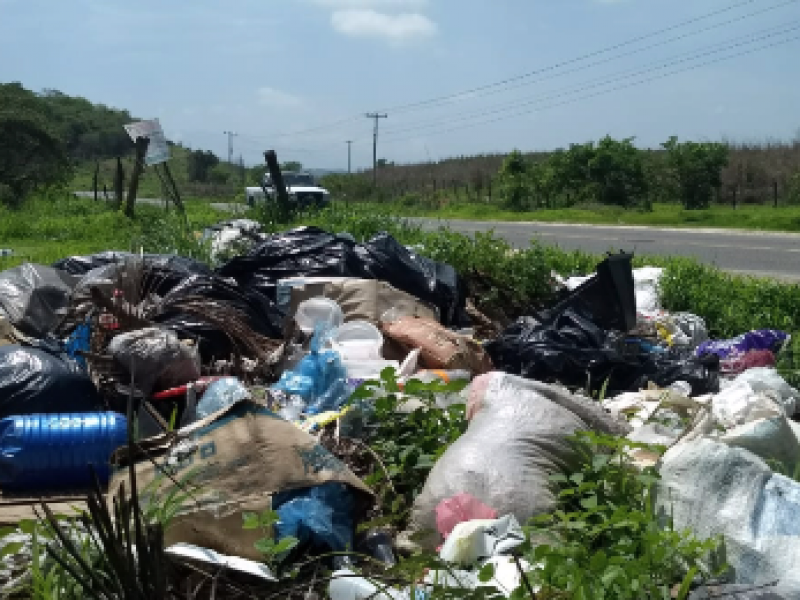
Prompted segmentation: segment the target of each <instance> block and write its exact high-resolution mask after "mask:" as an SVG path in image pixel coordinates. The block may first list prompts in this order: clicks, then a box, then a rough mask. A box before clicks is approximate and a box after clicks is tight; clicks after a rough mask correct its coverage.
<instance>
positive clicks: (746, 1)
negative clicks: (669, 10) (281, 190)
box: [272, 0, 799, 137]
mask: <svg viewBox="0 0 800 600" xmlns="http://www.w3.org/2000/svg"><path fill="white" fill-rule="evenodd" d="M757 1H758V0H743V1H741V2H737V3H735V4H732V5H730V6H728V7H726V8H722V9H719V10H715V11H712V12H710V13H706V14H704V15H700V16H698V17H694V18H691V19H688V20H685V21H682V22H680V23H677V24H675V25H671V26H669V27H664V28H662V29H658V30H655V31H652V32H649V33H646V34H643V35H639V36H636V37H633V38H631V39H629V40H626V41H623V42H620V43H617V44H613V45H611V46H607V47H605V48H601V49H600V50H596V51H594V52H590V53H587V54H583V55H581V56H578V57H575V58H572V59H569V60H565V61H561V62H558V63H555V64H553V65H549V66H546V67H542V68H539V69H536V70H534V71H530V72H528V73H523V74H521V75H515V76H512V77H509V78H506V79H503V80H501V81H496V82H493V83H487V84H484V85H480V86H477V87H474V88H471V89H468V90H463V91H460V92H455V93H451V94H445V95H441V96H436V97H433V98H428V99H425V100H420V101H416V102H412V103H407V104H400V105H396V106H394V107H390V108H387V109H385V110H384V112H392V113H395V112H398V113H403V112H410V111H413V110H420V109H422V108H427V107H429V106H431V105H436V104H441V103H443V102H445V103H446V102H449V101H452V100H455V99H458V98H461V97H463V96H467V95H472V94H476V93H481V92H484V91H486V90H491V89H494V88H500V87H503V86H507V85H508V84H510V83H515V82H519V81H522V80H525V79H528V78H530V77H533V76H535V75H540V74H542V73H546V72H549V71H555V70H558V69H561V68H563V67H566V66H569V65H572V64H575V63H578V62H581V61H584V60H587V59H589V58H594V57H596V56H600V55H602V54H606V53H609V52H613V51H614V50H618V49H620V48H624V47H627V46H631V45H633V44H637V43H639V42H642V41H645V40H648V39H651V38H654V37H658V36H660V35H663V34H665V33H669V32H670V31H675V30H678V29H681V28H683V27H688V26H690V25H693V24H695V23H699V22H702V21H705V20H708V19H711V18H713V17H717V16H719V15H722V14H725V13H728V12H731V11H734V10H737V9H739V8H742V7H744V6H748V5H750V4H753V3H755V2H757ZM797 1H799V0H789V1H788V2H784V3H782V4H779V5H776V6H772V7H769V8H767V9H763V10H761V11H756V12H755V13H752V15H750V16H753V15H756V14H759V13H761V12H766V11H768V10H775V9H777V8H781V7H783V6H786V5H788V4H791V3H795V2H797ZM360 118H362V117H361V116H360V115H359V116H352V117H348V118H343V119H340V120H338V121H335V122H333V123H328V124H323V125H319V126H316V127H312V128H308V129H303V130H299V131H293V132H284V133H277V134H275V135H274V136H272V137H286V136H300V135H305V134H308V133H315V132H319V131H325V130H329V129H335V128H337V127H340V126H341V125H344V124H348V123H352V122H355V121H357V120H358V119H360Z"/></svg>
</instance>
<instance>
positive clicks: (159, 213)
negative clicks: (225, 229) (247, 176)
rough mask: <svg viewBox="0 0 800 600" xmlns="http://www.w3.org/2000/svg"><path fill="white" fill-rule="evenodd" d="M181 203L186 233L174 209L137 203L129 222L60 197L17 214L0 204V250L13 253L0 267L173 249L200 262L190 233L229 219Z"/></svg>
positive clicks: (199, 204) (34, 201)
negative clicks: (112, 252)
mask: <svg viewBox="0 0 800 600" xmlns="http://www.w3.org/2000/svg"><path fill="white" fill-rule="evenodd" d="M185 205H186V212H187V221H188V225H189V228H188V229H186V228H185V227H184V226H183V224H182V221H181V220H180V219H179V217H178V215H177V214H176V213H175V211H174V210H173V211H171V212H170V213H166V212H165V211H164V209H162V208H159V207H156V206H148V205H141V204H140V205H137V206H136V216H135V218H134V219H133V220H130V219H128V218H127V217H125V215H123V214H122V213H120V212H119V211H117V210H114V209H113V208H112V207H111V206H110V205H109V204H108V203H106V202H98V203H95V202H94V201H93V200H89V199H83V198H75V197H73V196H71V195H70V194H66V193H53V194H42V195H39V196H36V197H33V198H31V199H30V200H29V201H28V202H26V204H25V205H24V207H23V208H21V209H19V210H10V209H8V208H5V207H3V206H1V205H0V248H9V249H11V250H13V252H14V254H13V256H7V257H0V269H6V268H10V267H13V266H16V265H18V264H20V263H22V262H32V263H39V264H50V263H52V262H54V261H56V260H58V259H60V258H64V257H66V256H72V255H76V254H89V253H93V252H100V251H103V250H131V251H138V250H140V249H143V250H144V251H146V252H171V251H177V252H181V253H184V254H189V255H193V256H197V257H200V258H202V257H203V248H202V246H201V245H200V244H199V243H198V242H197V240H196V237H195V236H194V232H195V231H200V230H202V228H203V227H205V226H207V225H210V224H213V223H217V222H219V221H221V220H223V219H226V218H230V217H229V215H228V214H226V213H220V212H218V211H216V210H214V209H213V208H211V206H210V204H209V202H208V201H206V200H200V199H191V198H189V199H186V201H185Z"/></svg>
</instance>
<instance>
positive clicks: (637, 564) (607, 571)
mask: <svg viewBox="0 0 800 600" xmlns="http://www.w3.org/2000/svg"><path fill="white" fill-rule="evenodd" d="M575 444H576V447H577V448H578V450H579V455H580V456H581V465H580V468H579V469H577V470H574V471H572V472H570V473H564V474H558V475H554V476H553V477H552V478H551V479H552V481H553V483H554V484H556V485H557V486H558V489H559V493H558V499H559V506H558V508H557V510H555V511H554V513H553V514H550V515H543V516H540V517H537V518H535V519H533V521H532V523H531V525H530V527H529V528H528V533H529V535H530V537H531V539H532V540H537V541H538V542H540V544H539V545H538V546H536V547H535V548H534V547H530V548H528V549H527V556H528V558H529V560H530V562H531V564H533V565H535V569H534V572H533V575H532V577H533V579H534V580H535V581H536V583H537V584H539V585H541V586H542V588H543V592H544V594H547V595H545V596H544V597H561V596H559V595H558V594H559V593H566V594H568V595H567V596H566V597H569V598H585V599H587V600H588V599H595V598H615V599H619V600H625V599H628V598H629V599H631V600H634V599H636V600H638V599H640V598H662V597H665V598H669V597H672V596H670V593H671V590H672V588H673V586H675V585H676V584H680V586H679V591H680V593H679V595H678V598H686V596H687V595H688V591H689V588H690V586H691V584H692V583H693V581H694V579H695V577H697V576H702V577H704V578H711V577H712V576H714V575H716V572H714V573H712V571H711V567H707V566H706V565H705V561H706V559H709V560H710V562H711V563H713V562H714V554H715V552H716V551H717V549H718V547H719V543H720V542H719V541H718V540H706V541H699V540H697V539H696V538H694V537H693V535H692V534H691V532H688V531H675V530H674V528H673V526H672V523H671V519H665V518H664V517H663V516H660V515H658V514H657V513H656V511H655V508H654V506H655V505H654V489H655V484H656V482H657V481H658V478H659V476H658V472H657V471H656V470H655V469H654V468H647V469H645V470H644V471H641V472H639V471H637V470H636V469H635V468H634V467H633V466H632V465H631V463H630V460H629V459H628V455H627V451H628V450H629V449H631V448H650V449H651V450H653V451H661V452H663V448H660V449H659V448H653V447H648V446H646V445H644V444H638V443H634V442H631V441H629V440H626V439H622V438H615V437H611V436H606V435H600V434H596V433H591V432H587V433H581V434H579V435H578V436H577V437H576V439H575ZM715 571H720V569H719V568H717V569H716V570H715ZM544 594H543V595H544Z"/></svg>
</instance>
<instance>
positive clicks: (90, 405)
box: [0, 344, 102, 419]
mask: <svg viewBox="0 0 800 600" xmlns="http://www.w3.org/2000/svg"><path fill="white" fill-rule="evenodd" d="M101 406H102V404H101V401H100V396H99V394H98V392H97V389H96V388H95V387H94V384H93V383H92V381H91V379H89V377H88V376H87V375H86V374H85V373H84V372H83V370H82V369H81V367H80V366H79V365H78V364H77V363H76V362H74V361H72V360H71V359H69V358H68V357H67V356H66V355H61V354H58V353H55V352H51V351H49V350H45V349H43V348H31V347H23V346H17V345H13V344H11V345H7V346H0V419H3V418H5V417H10V416H13V415H27V414H52V413H77V412H93V411H97V410H100V408H101Z"/></svg>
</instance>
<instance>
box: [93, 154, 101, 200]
mask: <svg viewBox="0 0 800 600" xmlns="http://www.w3.org/2000/svg"><path fill="white" fill-rule="evenodd" d="M99 179H100V161H99V160H98V161H97V162H96V163H95V164H94V176H93V177H92V190H93V191H94V201H95V202H97V182H98V180H99Z"/></svg>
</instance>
